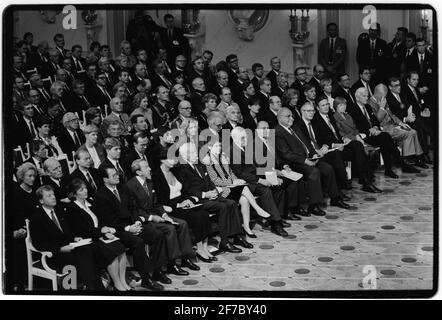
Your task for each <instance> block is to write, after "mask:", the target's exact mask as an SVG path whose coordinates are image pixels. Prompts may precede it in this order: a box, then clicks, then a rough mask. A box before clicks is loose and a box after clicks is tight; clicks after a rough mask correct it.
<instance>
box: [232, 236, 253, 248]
mask: <svg viewBox="0 0 442 320" xmlns="http://www.w3.org/2000/svg"><path fill="white" fill-rule="evenodd" d="M233 244H234V245H237V246H241V247H243V248H246V249H253V244H251V243H250V242H247V241H246V239H244V238H243V237H236V238H235V240H234V241H233Z"/></svg>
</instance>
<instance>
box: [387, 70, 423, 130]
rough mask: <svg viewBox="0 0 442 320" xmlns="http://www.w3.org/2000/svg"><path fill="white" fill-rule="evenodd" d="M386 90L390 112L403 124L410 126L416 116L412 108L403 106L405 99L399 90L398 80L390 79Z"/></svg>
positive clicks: (399, 82) (399, 83)
mask: <svg viewBox="0 0 442 320" xmlns="http://www.w3.org/2000/svg"><path fill="white" fill-rule="evenodd" d="M388 89H389V91H388V93H387V98H386V99H387V104H388V107H389V108H390V110H391V112H392V113H393V114H394V115H395V116H396V117H398V118H399V119H400V120H402V121H403V122H404V123H408V124H409V125H412V123H413V122H414V121H415V120H416V115H415V114H414V113H413V110H412V109H413V108H410V106H406V105H405V97H404V94H403V93H402V89H401V81H400V80H399V79H398V78H395V77H391V78H390V79H388ZM408 109H410V110H408Z"/></svg>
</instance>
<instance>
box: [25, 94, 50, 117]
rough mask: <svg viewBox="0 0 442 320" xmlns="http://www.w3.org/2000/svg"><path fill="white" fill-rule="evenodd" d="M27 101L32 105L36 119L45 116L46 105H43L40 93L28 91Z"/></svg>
mask: <svg viewBox="0 0 442 320" xmlns="http://www.w3.org/2000/svg"><path fill="white" fill-rule="evenodd" d="M28 100H29V102H31V103H32V106H33V107H34V109H35V112H36V113H35V115H36V116H38V117H41V116H44V115H46V113H47V112H48V109H47V105H46V104H45V103H43V102H42V101H41V100H42V99H41V96H40V93H39V92H38V90H36V89H31V90H29V91H28Z"/></svg>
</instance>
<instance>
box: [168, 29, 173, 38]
mask: <svg viewBox="0 0 442 320" xmlns="http://www.w3.org/2000/svg"><path fill="white" fill-rule="evenodd" d="M168 36H169V40H172V30H171V29H168Z"/></svg>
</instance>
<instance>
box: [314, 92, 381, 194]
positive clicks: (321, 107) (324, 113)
mask: <svg viewBox="0 0 442 320" xmlns="http://www.w3.org/2000/svg"><path fill="white" fill-rule="evenodd" d="M316 101H317V104H318V106H317V111H318V112H316V114H315V115H314V117H313V121H312V124H313V127H314V128H315V129H314V130H315V133H316V138H317V141H318V143H319V145H326V146H327V147H328V148H329V149H331V148H333V144H343V143H344V144H345V146H343V147H342V146H341V147H339V148H338V150H339V152H340V151H342V156H343V159H344V160H347V161H348V160H350V161H351V162H352V164H353V165H354V166H355V169H356V171H357V173H358V177H359V183H360V184H362V191H365V192H371V193H379V192H381V190H379V189H378V188H377V187H376V186H375V185H374V184H373V182H372V179H374V175H373V172H371V171H370V169H369V164H368V158H367V155H366V154H365V150H364V146H363V144H362V143H361V142H360V141H357V140H351V139H349V138H342V137H341V135H340V134H339V130H338V127H337V126H336V122H335V119H334V117H329V111H330V104H329V102H328V99H327V97H326V96H319V97H318V98H317V99H316Z"/></svg>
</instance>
